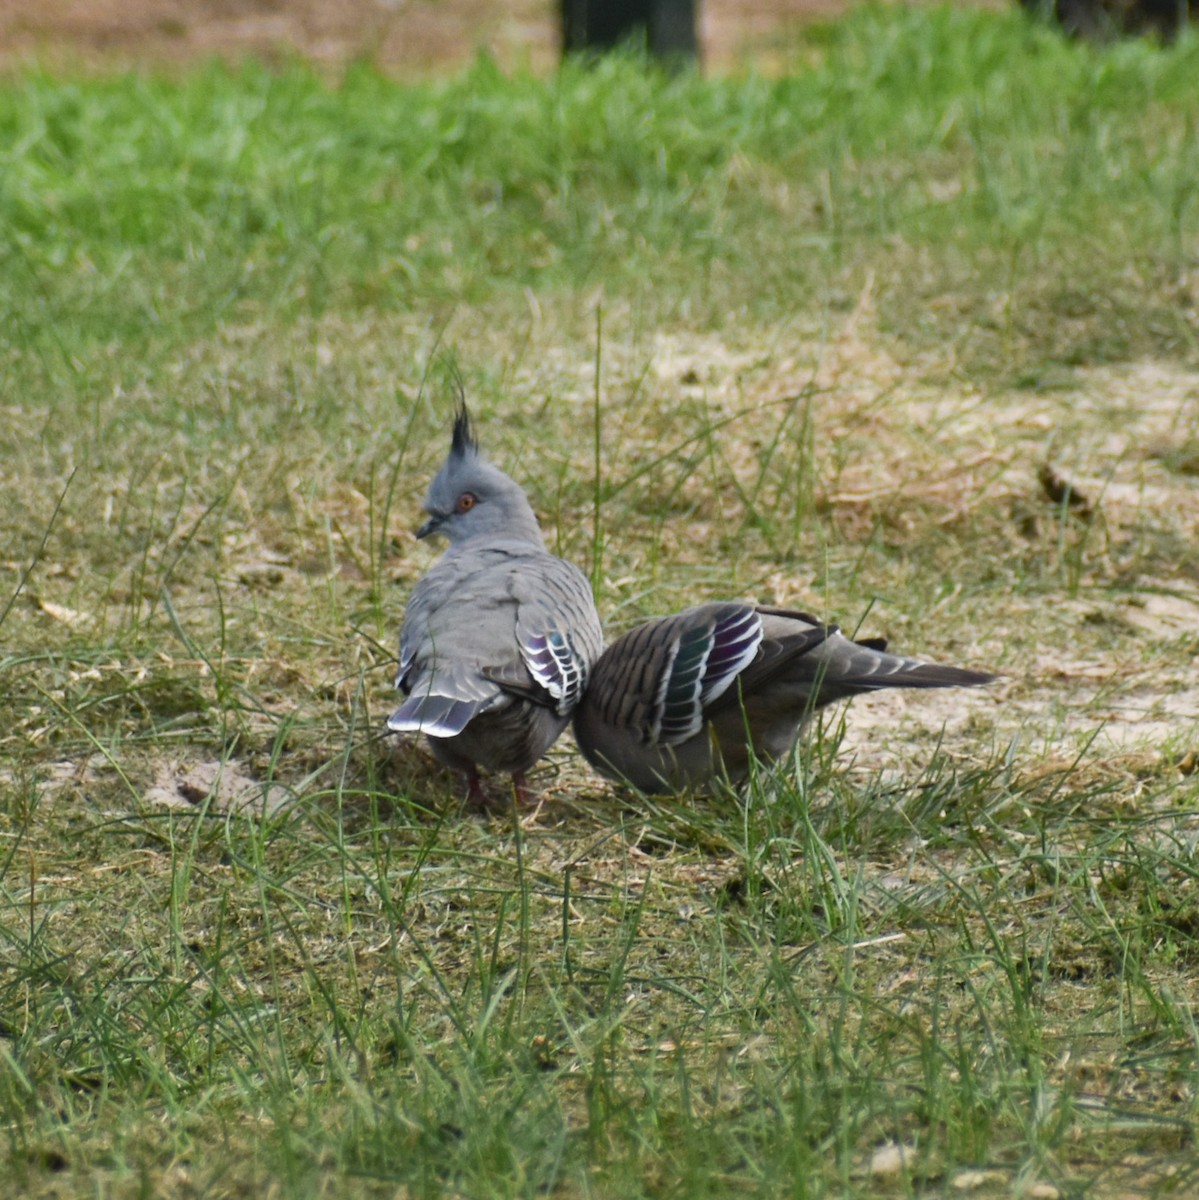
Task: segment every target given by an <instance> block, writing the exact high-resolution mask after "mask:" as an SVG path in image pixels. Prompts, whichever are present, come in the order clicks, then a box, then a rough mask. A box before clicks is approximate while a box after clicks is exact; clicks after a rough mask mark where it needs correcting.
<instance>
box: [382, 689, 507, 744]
mask: <svg viewBox="0 0 1199 1200" xmlns="http://www.w3.org/2000/svg"><path fill="white" fill-rule="evenodd" d="M485 706H486V701H484V700H458V699H455V698H454V697H453V696H439V695H437V694H435V693H424V692H423V693H421V694H420V695H413V696H409V697H408V699H407V700H405V701H404V703H403V704H401V705H400V707H399V708H397V709H396V710H395V712H393V713H392V714H391V716H390V717H388V718H387V728H388V729H390V730H392V731H393V732H394V733H423V734H424V735H425V736H426V737H434V738H448V737H456V736H457V735H458V734H460V733H461V732H462V731H463V730H464V729H465V728H466V727H467V725H469V724H470V722H471V720H472V718H474V717H476V716H477V715H478V714H479V713H480V712H481V711H482V709H483V708H484V707H485Z"/></svg>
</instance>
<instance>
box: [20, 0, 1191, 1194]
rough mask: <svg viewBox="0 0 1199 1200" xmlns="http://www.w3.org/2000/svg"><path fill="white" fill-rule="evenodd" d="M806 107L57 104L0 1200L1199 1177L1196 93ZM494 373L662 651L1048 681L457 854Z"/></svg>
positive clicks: (500, 102) (1059, 78)
mask: <svg viewBox="0 0 1199 1200" xmlns="http://www.w3.org/2000/svg"><path fill="white" fill-rule="evenodd" d="M792 54H793V69H792V70H790V71H788V72H787V73H786V74H785V75H783V76H781V77H779V78H777V79H768V78H762V77H759V76H756V75H753V74H747V75H746V76H745V77H743V78H724V79H701V78H698V77H695V76H691V75H686V74H684V75H681V76H676V77H670V78H668V77H664V76H660V75H658V74H656V73H654V72H653V71H648V70H646V69H644V66H643V64H640V63H638V62H636V61H633V60H630V59H622V58H616V59H613V60H612V61H609V62H604V63H602V64H599V65H598V66H596V67H595V68H594V69H592V70H585V69H579V68H575V67H569V68H567V69H565V70H564V71H563V72H562V73H561V74H560V75H558V76H556V77H554V78H552V79H539V78H535V77H532V76H528V75H520V74H518V75H514V76H507V75H504V74H503V73H501V72H500V71H499V70H497V69H496V68H495V67H494V66H493V65H492V64H490V63H488V62H486V61H480V62H479V63H477V64H476V65H475V66H474V67H473V68H472V69H471V70H470V71H469V72H467V73H466V74H464V75H462V76H459V77H455V78H451V79H446V80H444V81H441V82H437V83H428V84H419V85H411V86H410V85H403V84H400V83H396V82H394V81H390V80H388V79H386V78H383V77H382V76H380V75H379V74H378V73H377V72H376V71H374V70H373V69H371V68H369V67H367V66H355V67H352V68H350V69H348V70H347V71H346V73H345V76H344V78H342V79H341V80H339V81H338V82H337V83H336V85H331V84H329V83H326V82H322V81H321V80H320V79H319V78H318V77H317V76H316V75H315V74H314V73H313V72H311V71H309V70H308V69H307V68H305V67H304V66H302V65H300V64H296V65H293V66H291V67H288V68H286V69H283V70H279V71H268V70H266V69H264V68H259V67H256V66H253V65H249V66H245V67H243V68H239V69H238V70H236V71H232V70H230V69H227V68H224V67H219V66H207V67H202V66H197V67H195V68H194V69H191V70H189V71H187V72H185V73H183V74H182V75H181V76H180V77H178V78H166V77H157V76H152V75H119V76H116V75H105V74H104V73H103V72H101V73H99V74H95V75H92V76H88V77H84V76H79V77H76V78H61V77H56V76H53V75H39V74H36V73H28V72H27V73H24V74H22V75H20V76H17V77H11V78H9V79H7V80H5V81H4V83H3V85H2V86H0V230H3V231H4V232H3V237H0V309H2V311H3V312H4V313H5V315H6V318H7V319H6V320H5V321H3V322H0V381H2V382H0V394H2V397H3V399H2V402H0V464H2V467H0V470H2V471H3V479H4V488H3V511H4V523H3V540H4V550H3V553H2V554H0V567H2V571H3V574H2V575H0V581H2V582H0V614H2V616H0V645H2V647H3V649H2V651H0V681H2V683H3V687H2V689H0V754H2V758H0V968H2V969H0V1059H2V1060H3V1063H2V1065H0V1139H2V1140H3V1144H4V1151H5V1157H6V1159H7V1166H6V1170H5V1172H4V1178H5V1180H7V1181H10V1182H7V1183H6V1184H4V1185H0V1191H3V1188H4V1187H5V1186H7V1187H9V1188H18V1189H22V1190H23V1191H24V1192H25V1193H27V1194H29V1195H31V1196H34V1197H39V1196H46V1197H49V1196H75V1195H79V1196H82V1195H85V1194H86V1195H97V1194H103V1195H109V1196H134V1195H156V1196H158V1195H161V1196H179V1197H185V1196H205V1197H223V1196H260V1195H268V1194H273V1193H272V1192H271V1189H272V1188H275V1189H276V1190H277V1193H278V1194H280V1195H288V1196H301V1197H303V1196H330V1197H335V1196H350V1195H354V1196H358V1195H379V1196H388V1197H391V1196H396V1195H401V1196H405V1195H408V1196H414V1197H415V1196H442V1195H462V1196H470V1197H488V1196H495V1197H505V1196H531V1195H535V1194H542V1195H544V1194H549V1195H561V1196H567V1197H573V1196H597V1197H609V1196H611V1197H616V1196H620V1197H637V1196H647V1197H649V1196H652V1197H668V1196H678V1197H688V1198H690V1197H702V1196H713V1197H717V1196H719V1197H724V1196H729V1195H737V1194H743V1193H744V1194H757V1195H793V1196H828V1195H848V1196H863V1197H866V1196H878V1195H897V1196H903V1195H910V1196H916V1195H919V1196H927V1195H940V1194H963V1195H976V1196H984V1197H985V1196H992V1195H996V1196H997V1195H1004V1196H1007V1195H1012V1194H1027V1195H1033V1194H1040V1195H1048V1194H1049V1193H1048V1192H1047V1191H1045V1190H1044V1189H1045V1188H1046V1187H1048V1186H1052V1187H1053V1188H1056V1189H1057V1190H1058V1193H1059V1194H1061V1195H1077V1196H1082V1195H1100V1196H1103V1195H1116V1194H1125V1193H1138V1194H1139V1193H1142V1192H1143V1193H1146V1194H1162V1195H1166V1194H1176V1195H1186V1194H1189V1193H1190V1192H1191V1191H1193V1190H1195V1188H1196V1186H1199V1185H1197V1183H1196V1180H1195V1177H1194V1176H1195V1168H1194V1165H1193V1163H1194V1128H1195V1118H1196V1112H1195V1106H1196V1086H1197V1084H1199V1068H1197V1066H1196V1063H1197V1061H1199V1035H1197V1032H1196V1025H1195V1019H1194V1012H1195V1008H1196V1005H1197V1004H1199V988H1197V986H1196V978H1197V975H1196V963H1197V962H1199V901H1197V899H1196V871H1195V861H1194V860H1195V855H1194V846H1195V838H1196V830H1197V829H1199V805H1197V801H1199V795H1197V793H1196V783H1195V779H1196V776H1195V774H1194V773H1193V767H1194V757H1193V756H1194V752H1195V750H1196V749H1197V748H1199V747H1197V742H1199V731H1197V715H1199V690H1197V689H1196V685H1195V682H1194V662H1195V655H1196V653H1199V635H1197V633H1196V630H1199V594H1197V582H1199V567H1197V566H1196V561H1195V557H1194V546H1195V545H1196V544H1197V542H1196V539H1197V538H1199V517H1197V516H1196V506H1195V470H1194V462H1195V438H1196V435H1195V429H1196V427H1197V422H1199V401H1197V399H1196V397H1197V395H1199V393H1197V390H1196V374H1195V370H1196V360H1197V354H1196V334H1197V331H1199V318H1197V311H1199V310H1197V305H1199V295H1197V293H1196V290H1195V289H1196V283H1195V279H1196V263H1197V262H1199V199H1197V197H1196V189H1197V187H1199V140H1197V133H1196V124H1195V117H1194V114H1195V112H1197V111H1199V82H1197V81H1199V43H1197V42H1196V41H1195V40H1194V39H1193V38H1190V39H1184V40H1182V41H1181V42H1180V43H1179V44H1178V45H1176V46H1174V47H1171V48H1169V49H1166V50H1161V49H1157V48H1154V47H1152V46H1150V45H1147V44H1143V43H1130V44H1126V45H1119V46H1112V47H1108V48H1102V49H1096V48H1092V47H1086V46H1080V45H1073V44H1067V43H1064V42H1063V41H1061V40H1060V39H1058V38H1057V37H1056V36H1054V35H1053V34H1052V33H1051V32H1049V31H1047V30H1045V29H1042V28H1040V27H1038V26H1036V25H1033V24H1030V23H1028V22H1026V21H1025V20H1024V19H1023V18H1022V17H1021V16H1020V15H1019V14H1018V13H1014V12H1012V13H1008V12H1004V13H980V12H955V11H950V10H942V9H922V10H904V9H899V8H888V9H866V10H862V11H858V12H855V13H852V14H850V15H849V16H847V17H846V18H845V19H843V20H841V21H839V22H836V23H834V24H829V25H824V26H818V27H814V28H810V29H808V30H807V31H806V32H804V33H803V34H802V35H801V36H797V38H796V41H795V45H794V47H793V51H792ZM456 371H460V372H461V375H462V377H463V378H464V380H465V384H466V389H467V394H468V396H469V398H470V399H471V402H472V404H473V406H474V409H475V412H476V416H477V417H478V422H479V425H480V429H481V432H482V436H483V440H484V445H485V447H486V448H487V449H488V450H489V452H490V453H491V455H492V457H493V458H494V459H495V460H496V461H497V462H499V463H500V464H501V465H503V466H504V467H506V468H507V469H509V470H510V471H511V472H512V474H514V475H515V476H516V477H518V478H519V479H520V480H521V481H522V482H523V483H525V485H526V486H527V487H528V489H529V492H530V495H531V496H532V498H533V501H534V504H535V507H536V508H537V510H538V512H539V514H541V516H542V519H543V523H544V524H545V526H546V528H547V531H548V533H549V539H550V541H551V544H553V545H554V546H556V548H557V549H558V551H559V552H560V553H563V554H565V555H567V556H568V557H570V558H572V559H574V560H575V561H577V562H579V563H580V564H583V565H584V566H586V567H588V568H589V569H592V570H593V574H594V578H595V581H596V588H597V594H598V598H599V604H600V608H601V612H602V613H603V615H604V617H605V620H606V622H607V624H608V626H609V629H610V631H616V630H618V629H620V628H623V627H625V626H627V625H628V624H630V623H632V622H634V621H636V620H638V619H640V618H641V617H643V616H645V615H647V614H650V613H655V612H663V611H669V610H671V609H674V608H677V607H680V606H682V605H684V604H686V603H690V602H694V601H696V600H700V599H708V598H717V597H727V596H742V595H755V596H758V597H760V598H762V599H763V600H767V601H772V602H779V603H791V604H799V605H802V606H804V607H811V608H817V609H819V610H821V611H823V612H826V613H828V614H830V615H833V616H837V617H839V618H840V619H842V621H843V622H844V623H845V624H846V625H847V626H850V627H854V626H857V625H858V624H859V623H860V624H861V626H862V628H863V631H864V632H870V633H885V634H886V635H887V636H889V637H891V638H892V639H893V641H894V644H895V645H896V646H897V647H898V648H900V649H901V650H904V651H909V652H916V653H923V654H926V655H927V656H929V657H931V658H938V659H941V660H944V661H957V662H962V663H965V664H970V665H977V666H990V667H992V668H994V669H997V670H1000V671H1002V672H1004V673H1005V676H1006V679H1005V681H1004V682H1002V683H1001V684H999V685H997V686H996V687H995V688H992V689H990V690H989V692H988V693H986V694H981V695H971V696H968V697H965V698H963V697H961V696H957V695H950V696H947V697H946V696H927V697H926V696H914V697H906V698H902V699H900V700H899V701H897V702H894V703H890V704H888V702H885V701H880V702H871V703H860V704H858V705H856V706H854V707H853V708H851V709H849V710H848V711H847V712H837V713H835V714H834V715H833V716H832V717H830V718H829V719H828V720H826V722H825V725H824V727H823V729H822V730H821V731H820V732H819V734H818V735H817V736H816V737H814V738H813V739H812V740H811V741H810V742H809V744H808V745H807V746H805V748H804V752H803V754H802V756H801V759H800V761H799V762H798V763H797V764H796V765H795V767H794V769H792V770H788V771H784V772H782V773H780V774H778V775H774V776H763V777H762V778H761V779H758V780H755V781H754V783H753V785H752V786H751V787H750V788H749V789H748V791H747V793H746V794H745V795H744V796H732V795H724V796H718V797H714V798H709V799H695V800H679V801H650V800H645V799H643V798H638V797H631V796H627V795H621V794H617V793H616V792H614V791H612V790H611V789H609V788H607V787H606V786H604V785H602V784H601V783H600V782H599V781H597V780H596V779H594V778H593V777H591V776H589V775H588V774H587V772H586V770H585V769H584V767H583V766H582V764H581V760H580V759H579V757H578V756H577V754H576V753H575V752H574V751H573V749H572V748H571V747H570V746H569V744H568V742H564V743H563V745H562V746H561V747H559V748H558V749H557V750H556V751H555V752H554V754H553V756H552V757H551V760H550V763H549V764H548V765H547V767H546V769H545V771H543V772H542V773H541V774H540V776H539V779H538V783H539V786H540V787H541V789H542V791H543V793H544V796H545V801H544V804H543V806H542V808H541V810H540V811H539V812H538V814H537V815H536V816H535V817H534V818H530V817H529V815H528V814H524V816H525V820H524V821H523V823H519V822H515V821H513V820H512V818H511V817H510V816H509V815H505V814H498V815H495V816H493V817H490V818H488V819H481V818H479V817H475V816H470V815H465V814H463V813H462V812H460V810H459V806H458V784H457V782H456V781H455V780H453V779H451V778H449V777H448V776H446V775H445V774H444V773H442V772H441V771H439V770H438V769H437V768H436V767H435V766H434V765H433V764H432V763H431V761H430V760H429V759H428V757H427V756H426V755H425V754H424V752H423V751H422V750H421V749H420V748H419V747H417V746H415V745H409V744H406V743H405V744H396V743H394V741H391V740H387V739H384V738H382V737H381V736H380V731H381V728H382V721H383V718H384V716H385V715H386V713H387V711H388V706H389V704H390V703H391V692H390V678H391V673H392V661H391V656H392V654H393V649H394V645H395V639H396V635H397V632H398V626H399V619H400V614H401V612H402V608H403V603H404V599H405V597H406V595H407V592H408V590H409V588H410V587H411V585H412V583H413V582H414V581H415V579H417V578H418V577H419V576H420V574H421V573H423V571H424V570H426V569H427V567H428V565H429V563H430V561H431V560H432V555H433V554H434V553H436V550H435V549H432V550H430V549H428V548H426V547H424V546H423V545H421V544H418V543H416V542H415V541H414V539H413V538H412V536H411V532H410V531H411V530H412V529H413V528H414V527H415V525H416V524H417V523H418V510H419V502H420V497H421V495H422V493H423V490H424V487H425V485H426V483H427V481H428V479H429V478H430V476H431V475H432V472H433V471H434V470H435V469H436V466H437V465H438V463H439V462H440V460H441V458H442V456H443V454H444V451H445V447H446V443H447V426H448V414H449V411H450V408H451V402H452V393H453V387H452V380H451V379H450V378H448V376H450V375H452V374H453V373H454V372H456ZM597 375H598V378H597ZM1046 465H1048V467H1049V469H1048V470H1046V469H1045V467H1046ZM1076 498H1081V502H1080V501H1079V500H1078V499H1076ZM10 601H11V602H10ZM1188 754H1189V755H1190V758H1188ZM1188 772H1189V773H1188ZM247 797H250V798H251V800H252V802H251V803H249V805H248V806H246V807H243V803H244V802H245V801H246V799H247ZM264 798H265V801H266V802H267V804H268V806H269V812H267V813H265V814H264V813H263V811H262V807H263V802H264ZM892 1144H894V1145H898V1146H902V1147H903V1148H904V1152H903V1154H902V1157H901V1158H899V1159H894V1160H893V1162H892V1169H885V1168H886V1161H885V1159H886V1152H885V1151H886V1147H887V1146H888V1145H892ZM1037 1187H1040V1188H1041V1189H1042V1190H1041V1191H1040V1192H1039V1193H1038V1192H1036V1191H1035V1190H1031V1191H1030V1190H1029V1189H1035V1188H1037Z"/></svg>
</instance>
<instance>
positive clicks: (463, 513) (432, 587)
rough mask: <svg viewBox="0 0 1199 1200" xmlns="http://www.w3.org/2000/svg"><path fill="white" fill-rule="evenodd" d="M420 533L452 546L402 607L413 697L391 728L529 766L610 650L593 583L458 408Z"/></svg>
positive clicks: (456, 750)
mask: <svg viewBox="0 0 1199 1200" xmlns="http://www.w3.org/2000/svg"><path fill="white" fill-rule="evenodd" d="M424 508H425V512H426V513H427V514H428V516H429V519H428V521H426V522H425V524H424V525H423V526H422V527H421V529H420V530H419V531H418V536H420V537H426V536H428V535H429V534H431V533H440V534H442V535H443V536H444V537H446V538H448V539H449V541H450V547H449V549H448V550H447V551H446V552H445V554H443V555H442V557H441V558H440V559H439V560H438V561H437V563H436V564H434V566H433V568H432V569H431V570H430V571H429V572H428V574H426V575H425V576H424V578H423V579H421V580H420V582H419V583H418V584H417V585H416V587H415V588H414V589H413V591H412V595H411V596H410V597H409V600H408V606H407V608H406V610H405V612H404V625H403V629H402V631H401V634H400V664H399V672H398V675H397V678H396V687H398V688H399V689H400V690H401V691H402V692H403V693H404V694H405V696H406V699H405V700H404V702H403V703H402V704H401V705H400V707H399V708H398V709H397V710H396V711H395V712H394V713H393V714H392V715H391V717H390V719H389V720H388V722H387V724H388V727H389V728H390V729H392V730H395V731H401V732H420V733H424V734H425V735H426V737H427V738H428V739H429V744H430V746H431V748H432V750H433V753H434V755H435V756H436V757H437V758H438V759H439V760H440V761H441V762H443V763H445V764H446V765H448V766H452V767H455V768H457V769H459V770H461V771H463V772H465V774H466V776H467V779H468V781H469V784H470V791H471V795H472V797H473V798H474V799H476V800H478V799H481V798H482V793H481V791H480V788H479V783H478V769H479V768H480V767H483V768H485V769H487V770H492V771H503V772H510V773H511V774H512V775H513V776H514V779H515V782H516V785H517V789H518V791H519V790H520V789H521V787H522V786H523V776H524V772H525V771H527V770H528V769H529V768H530V767H531V766H532V765H533V764H534V763H535V762H536V761H537V759H538V758H540V757H541V756H542V755H543V754H544V753H545V751H546V750H547V749H549V747H550V745H552V743H553V742H554V741H555V739H556V738H557V737H558V735H559V734H560V733H561V732H562V730H563V729H564V728H565V726H566V724H567V723H568V721H569V720H570V716H571V714H572V712H573V711H574V709H575V707H576V705H577V704H578V702H579V700H580V698H581V697H582V695H583V690H584V688H585V687H586V684H587V679H588V675H589V672H590V669H591V666H592V664H593V663H594V661H595V659H596V658H597V657H598V655H599V653H600V650H601V649H602V647H603V634H602V632H601V629H600V624H599V616H598V614H597V613H596V611H595V602H594V600H593V599H592V595H591V587H590V585H589V583H588V581H587V578H586V576H585V575H583V573H582V572H581V571H580V570H579V569H578V568H577V567H575V566H573V565H572V564H571V563H568V562H566V561H565V560H564V559H561V558H557V557H555V556H554V555H552V554H550V553H548V552H547V551H546V549H545V547H544V543H543V541H542V537H541V530H540V528H539V526H538V524H537V518H536V516H535V515H534V513H533V509H532V506H531V505H530V504H529V501H528V497H527V496H526V495H525V493H524V491H523V490H522V488H521V487H520V485H519V484H517V483H516V482H515V481H514V480H512V479H510V478H509V477H508V476H507V475H505V474H504V472H503V471H501V470H500V469H499V468H498V467H495V466H493V465H492V464H491V463H489V462H487V461H486V459H484V458H483V457H482V454H481V453H480V451H479V446H478V442H477V440H476V438H475V436H474V433H473V431H472V429H471V425H470V418H469V416H468V414H467V412H466V410H465V408H463V409H461V410H460V411H459V413H458V415H457V418H456V420H455V422H454V433H453V440H452V442H451V446H450V452H449V455H448V457H447V458H446V461H445V464H444V465H443V466H442V467H441V469H440V470H439V471H438V472H437V475H436V477H435V478H434V480H433V482H432V484H431V485H430V487H429V491H428V494H427V496H426V498H425V503H424Z"/></svg>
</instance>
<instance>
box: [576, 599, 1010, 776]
mask: <svg viewBox="0 0 1199 1200" xmlns="http://www.w3.org/2000/svg"><path fill="white" fill-rule="evenodd" d="M885 647H886V642H885V641H884V640H883V639H881V638H875V639H864V640H863V641H860V642H854V641H850V639H849V638H847V637H844V636H843V635H842V634H841V633H840V632H839V631H838V629H837V627H836V626H835V625H822V624H821V623H820V622H819V621H818V620H817V619H816V618H815V617H812V616H809V615H808V614H807V613H802V612H790V611H788V610H786V609H781V608H761V607H755V606H753V605H750V604H737V603H721V604H702V605H700V606H699V607H697V608H690V609H687V610H686V611H685V612H681V613H677V614H676V615H675V616H672V617H660V618H658V619H657V620H654V621H649V622H648V623H646V624H644V625H640V626H638V627H637V628H636V629H632V630H630V631H629V632H628V633H626V634H624V635H623V636H622V637H619V638H617V640H616V641H615V642H613V643H612V645H611V646H609V647H608V649H607V650H605V651H604V653H603V654H602V655H601V656H600V659H599V662H597V663H596V665H595V668H594V670H593V671H592V672H591V679H590V681H589V683H588V685H587V691H586V693H585V695H584V697H583V701H582V703H581V704H580V705H579V707H578V708H577V709H576V710H575V714H574V733H575V740H576V741H577V742H578V744H579V747H580V749H581V750H582V751H583V754H584V756H585V757H586V758H587V760H588V762H590V763H591V765H592V766H593V767H595V769H596V770H597V771H599V772H600V774H601V775H605V776H607V777H608V778H609V779H615V780H618V781H620V782H624V783H629V784H632V785H633V786H634V787H635V788H637V789H639V790H640V791H643V792H646V793H660V792H679V791H686V790H694V791H703V790H705V789H709V788H710V787H711V786H712V785H713V784H714V783H715V782H716V781H717V780H721V779H727V780H728V781H729V782H731V783H738V782H740V781H742V780H744V778H745V777H746V776H747V775H748V773H749V770H750V760H751V757H752V758H755V759H758V760H761V761H764V762H771V761H774V760H777V759H780V758H783V757H785V756H786V755H787V754H789V753H790V751H791V749H792V747H793V746H794V745H795V742H796V740H797V738H798V737H799V734H800V731H801V729H802V728H803V725H804V723H805V722H806V721H807V719H808V718H809V717H810V716H811V715H812V713H813V712H814V711H815V710H816V709H818V708H821V707H823V706H824V705H826V704H830V703H832V702H833V701H836V700H842V699H846V698H848V697H851V696H856V695H859V694H860V693H862V692H870V691H875V690H877V689H880V688H889V687H918V688H934V687H971V686H976V685H980V684H984V683H990V682H991V681H992V680H993V679H995V678H996V676H994V675H990V674H987V673H986V672H983V671H969V670H965V669H963V668H960V667H942V666H938V665H936V664H934V663H924V662H918V661H917V660H916V659H914V658H903V657H900V656H898V655H894V654H887V653H885Z"/></svg>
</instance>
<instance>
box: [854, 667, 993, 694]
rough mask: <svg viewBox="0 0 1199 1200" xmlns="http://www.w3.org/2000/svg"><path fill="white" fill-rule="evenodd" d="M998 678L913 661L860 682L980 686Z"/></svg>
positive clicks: (960, 668)
mask: <svg viewBox="0 0 1199 1200" xmlns="http://www.w3.org/2000/svg"><path fill="white" fill-rule="evenodd" d="M998 678H999V676H998V675H992V674H990V673H989V672H987V671H971V670H969V669H968V668H966V667H943V666H941V665H940V664H939V663H926V662H913V663H912V664H911V665H910V666H905V667H901V668H900V669H899V670H898V671H895V672H894V673H892V674H887V675H880V676H879V677H878V678H877V680H876V681H872V680H870V679H863V680H862V681H861V682H862V683H863V684H864V685H865V686H866V687H870V686H871V684H872V682H873V683H875V684H876V686H878V687H910V688H941V687H982V686H983V684H986V683H994V682H995V680H996V679H998Z"/></svg>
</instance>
